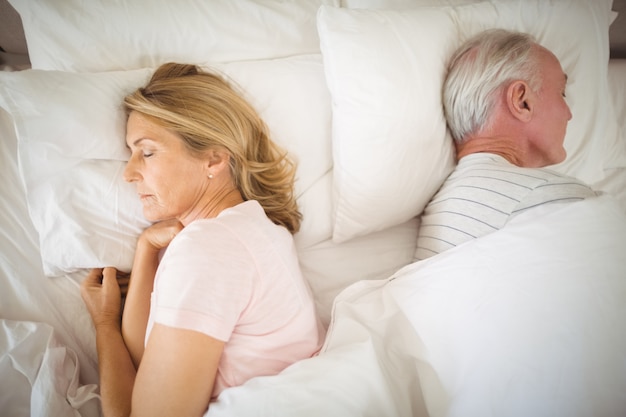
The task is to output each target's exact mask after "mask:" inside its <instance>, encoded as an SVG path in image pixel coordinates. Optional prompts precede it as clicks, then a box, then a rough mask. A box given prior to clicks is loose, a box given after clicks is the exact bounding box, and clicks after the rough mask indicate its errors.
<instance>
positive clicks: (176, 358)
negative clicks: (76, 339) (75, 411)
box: [81, 268, 224, 417]
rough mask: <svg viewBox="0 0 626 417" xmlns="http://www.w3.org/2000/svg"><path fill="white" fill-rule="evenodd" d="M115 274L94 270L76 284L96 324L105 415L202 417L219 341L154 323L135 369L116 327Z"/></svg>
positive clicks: (214, 372) (219, 352) (220, 345)
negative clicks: (79, 285) (136, 370)
mask: <svg viewBox="0 0 626 417" xmlns="http://www.w3.org/2000/svg"><path fill="white" fill-rule="evenodd" d="M115 272H116V271H115V269H114V268H105V269H104V271H102V270H93V271H92V272H91V273H90V274H89V276H88V277H87V278H85V280H84V281H83V284H82V285H81V293H82V296H83V299H84V300H85V304H86V305H87V308H88V310H89V313H90V315H91V317H92V320H93V322H94V326H95V327H96V346H97V349H98V363H99V371H100V394H101V397H102V411H103V414H104V416H105V417H118V416H130V415H132V416H151V417H158V416H202V414H204V412H205V411H206V410H207V407H208V404H209V402H210V400H211V394H212V392H213V386H214V383H215V377H216V375H217V367H218V364H219V360H220V357H221V355H222V351H223V349H224V342H222V341H220V340H217V339H214V338H212V337H210V336H207V335H205V334H202V333H199V332H195V331H192V330H183V329H177V328H172V327H168V326H164V325H161V324H158V323H157V324H155V325H154V328H153V329H152V332H151V333H150V338H149V339H148V344H147V345H146V349H145V353H144V355H143V359H142V361H141V366H140V367H139V371H138V372H135V367H134V365H133V363H132V360H131V357H130V354H129V352H128V350H127V348H126V345H125V343H124V340H123V339H122V334H121V331H120V307H121V301H120V289H119V285H118V284H117V281H116V273H115ZM101 275H102V278H101ZM100 280H102V283H100ZM131 405H132V407H131ZM131 410H132V414H131Z"/></svg>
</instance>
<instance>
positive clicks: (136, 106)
mask: <svg viewBox="0 0 626 417" xmlns="http://www.w3.org/2000/svg"><path fill="white" fill-rule="evenodd" d="M124 106H125V108H126V111H127V112H128V113H130V112H131V111H137V112H139V113H141V114H143V115H145V116H148V117H151V118H153V119H155V120H156V122H157V123H159V124H160V125H162V126H163V127H165V128H167V129H169V130H170V131H172V132H175V133H177V134H178V135H179V136H180V137H181V138H182V139H183V142H184V144H185V145H186V147H187V149H188V150H189V151H190V152H191V154H192V155H195V156H198V157H201V156H202V155H203V154H204V153H205V152H206V151H207V150H210V149H216V148H219V149H225V150H226V151H228V153H230V171H231V174H232V177H233V180H234V183H235V186H236V187H237V188H238V189H239V191H240V192H241V195H242V197H243V199H244V200H257V201H258V202H259V204H261V206H262V207H263V209H264V210H265V213H266V214H267V216H268V217H269V219H270V220H272V221H273V222H274V223H276V224H279V225H281V226H284V227H286V228H287V229H288V230H289V231H290V232H291V233H295V232H297V231H298V229H299V228H300V221H301V219H302V216H301V214H300V212H299V211H298V206H297V204H296V199H295V195H294V181H295V171H296V166H295V163H294V162H293V161H291V160H290V159H289V157H288V156H287V152H286V151H285V150H283V149H282V148H280V147H279V146H278V145H277V144H275V143H274V142H273V141H272V140H271V139H270V137H269V133H268V129H267V126H266V125H265V123H264V122H263V120H261V118H260V117H259V115H258V114H257V112H256V111H255V110H254V108H253V107H252V106H251V105H250V104H249V103H248V102H247V101H246V100H245V99H244V98H243V97H242V96H241V95H240V94H239V93H238V92H236V91H235V90H234V88H233V87H232V86H231V85H230V84H229V83H228V82H226V81H225V80H224V79H223V78H221V77H220V76H218V75H216V74H212V73H209V72H205V71H202V70H200V69H199V68H198V67H196V66H195V65H186V64H176V63H168V64H163V65H162V66H160V67H159V68H158V69H157V70H156V71H155V72H154V74H153V76H152V78H151V79H150V81H149V82H148V84H147V85H146V86H145V87H143V88H139V89H138V90H136V91H135V92H133V93H131V94H130V95H128V96H127V97H125V98H124Z"/></svg>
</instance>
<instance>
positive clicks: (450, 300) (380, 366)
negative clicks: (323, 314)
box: [207, 196, 626, 417]
mask: <svg viewBox="0 0 626 417" xmlns="http://www.w3.org/2000/svg"><path fill="white" fill-rule="evenodd" d="M624 254H626V216H625V215H624V214H623V213H622V211H621V209H620V208H619V206H618V205H617V204H616V203H615V201H614V200H613V199H611V198H609V197H607V196H602V197H597V198H594V199H591V200H587V201H583V202H579V203H573V204H569V205H553V206H551V207H548V206H544V207H543V208H540V209H538V210H532V211H529V212H528V213H527V214H526V215H524V216H519V218H518V219H516V220H515V221H514V222H512V223H511V224H510V225H509V226H507V227H506V228H505V229H503V230H501V231H499V232H496V233H493V234H491V235H488V236H486V237H484V238H481V239H478V240H475V241H472V242H468V243H467V244H464V245H462V246H459V247H457V248H455V249H453V250H450V251H448V252H446V253H443V254H441V255H439V256H436V257H433V258H431V259H429V260H426V261H423V262H418V263H415V264H412V265H409V266H407V267H405V268H403V269H402V270H400V271H398V272H397V273H396V274H395V275H394V276H393V277H392V278H391V279H389V280H383V281H362V282H359V283H356V284H354V285H353V286H351V287H349V288H347V289H346V290H345V291H344V292H342V293H341V294H340V295H339V296H338V298H337V300H336V303H335V308H334V312H333V313H334V314H333V321H332V323H331V328H330V330H329V335H328V339H327V343H326V345H325V348H324V349H323V351H322V353H321V354H320V355H319V356H318V357H315V358H312V359H310V360H305V361H302V362H300V363H297V364H295V365H293V366H292V367H290V368H288V369H287V370H285V371H284V372H283V373H282V374H280V375H278V376H274V377H264V378H256V379H253V380H251V381H249V382H248V383H246V384H244V385H243V386H241V387H237V388H231V389H228V390H226V391H224V392H223V393H222V395H221V396H220V398H219V399H218V401H217V403H215V404H213V405H211V407H210V409H209V412H208V413H207V416H212V417H218V416H267V415H271V416H296V415H297V416H322V415H332V416H335V415H336V416H340V415H341V416H344V415H346V416H347V415H359V416H411V415H417V416H420V415H429V416H430V417H436V416H449V417H450V416H459V417H461V416H462V417H470V416H477V417H478V416H480V417H487V416H494V417H496V416H497V417H504V416H520V417H521V416H525V417H526V416H533V417H538V416H546V417H548V416H549V417H554V416H568V417H572V416H581V417H583V416H585V417H587V416H616V417H617V416H623V415H625V414H626V390H625V389H624V388H625V387H626V327H625V326H624V320H625V319H626V262H625V261H624Z"/></svg>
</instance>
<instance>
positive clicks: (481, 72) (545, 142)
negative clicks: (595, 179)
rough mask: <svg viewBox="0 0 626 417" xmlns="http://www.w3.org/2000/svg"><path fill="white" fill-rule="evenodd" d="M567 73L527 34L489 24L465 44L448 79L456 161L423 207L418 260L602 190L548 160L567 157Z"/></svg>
mask: <svg viewBox="0 0 626 417" xmlns="http://www.w3.org/2000/svg"><path fill="white" fill-rule="evenodd" d="M566 83H567V75H566V74H565V73H564V72H563V69H562V68H561V64H560V63H559V60H558V59H557V58H556V57H555V56H554V54H552V53H551V52H550V51H549V50H547V49H546V48H544V47H542V46H541V45H539V44H538V43H536V42H535V40H534V39H533V38H532V37H531V36H530V35H527V34H524V33H518V32H510V31H506V30H501V29H493V30H488V31H485V32H482V33H480V34H478V35H477V36H475V37H474V38H472V39H470V40H468V41H467V42H466V43H464V44H463V45H462V46H461V47H460V48H459V49H458V50H457V52H456V53H455V54H454V56H453V57H452V59H451V61H450V66H449V69H448V75H447V78H446V81H445V83H444V87H443V101H444V109H445V114H446V120H447V122H448V126H449V128H450V131H451V133H452V137H453V139H454V143H455V147H456V154H457V161H458V164H457V166H456V168H455V169H454V171H453V172H452V173H451V174H450V176H449V177H448V178H447V179H446V181H445V182H444V183H443V185H442V186H441V188H440V189H439V191H438V192H437V194H436V195H435V196H434V197H433V199H432V200H431V201H430V203H429V204H428V205H427V207H426V208H425V210H424V213H423V214H422V219H421V226H420V232H419V236H418V241H417V252H416V258H417V259H418V260H421V259H426V258H428V257H430V256H433V255H436V254H438V253H441V252H443V251H445V250H447V249H450V248H453V247H455V246H457V245H460V244H462V243H464V242H466V241H469V240H471V239H474V238H477V237H480V236H483V235H486V234H488V233H491V232H493V231H496V230H498V229H500V228H502V227H503V226H504V225H505V224H506V223H507V221H508V220H509V219H510V218H512V217H513V216H515V215H516V214H518V213H520V212H522V211H524V210H527V209H529V208H532V207H535V206H539V205H542V204H549V203H562V202H569V201H576V200H582V199H585V198H588V197H592V196H595V195H596V193H595V192H594V191H593V190H592V189H591V188H590V187H589V186H588V185H586V184H584V183H583V182H581V181H579V180H577V179H575V178H571V177H567V176H564V175H562V174H559V173H556V172H554V171H551V170H548V169H545V168H543V167H545V166H548V165H553V164H557V163H559V162H562V161H563V160H565V157H566V152H565V149H564V147H563V142H564V139H565V130H566V127H567V123H568V121H569V120H570V119H571V118H572V113H571V112H570V109H569V107H568V105H567V103H566V102H565V86H566Z"/></svg>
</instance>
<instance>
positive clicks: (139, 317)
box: [122, 220, 183, 368]
mask: <svg viewBox="0 0 626 417" xmlns="http://www.w3.org/2000/svg"><path fill="white" fill-rule="evenodd" d="M182 228H183V226H182V224H181V223H180V222H179V221H178V220H167V221H163V222H159V223H155V224H154V225H152V226H150V227H148V228H147V229H146V230H145V231H144V232H143V233H142V234H141V236H139V240H138V241H137V249H136V251H135V258H134V260H133V269H132V272H131V278H130V283H129V286H128V294H127V295H126V303H125V304H124V314H123V317H122V336H123V338H124V342H125V343H126V347H127V348H128V351H129V352H130V356H131V358H132V360H133V363H134V364H135V368H138V367H139V362H141V357H142V356H143V351H144V344H145V337H146V326H147V324H148V317H149V315H150V295H151V294H152V288H153V286H154V277H155V275H156V270H157V267H158V265H159V251H160V250H161V249H162V248H164V247H166V246H167V245H168V244H169V243H170V242H171V240H172V239H173V238H174V236H176V234H178V232H180V231H181V230H182Z"/></svg>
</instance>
